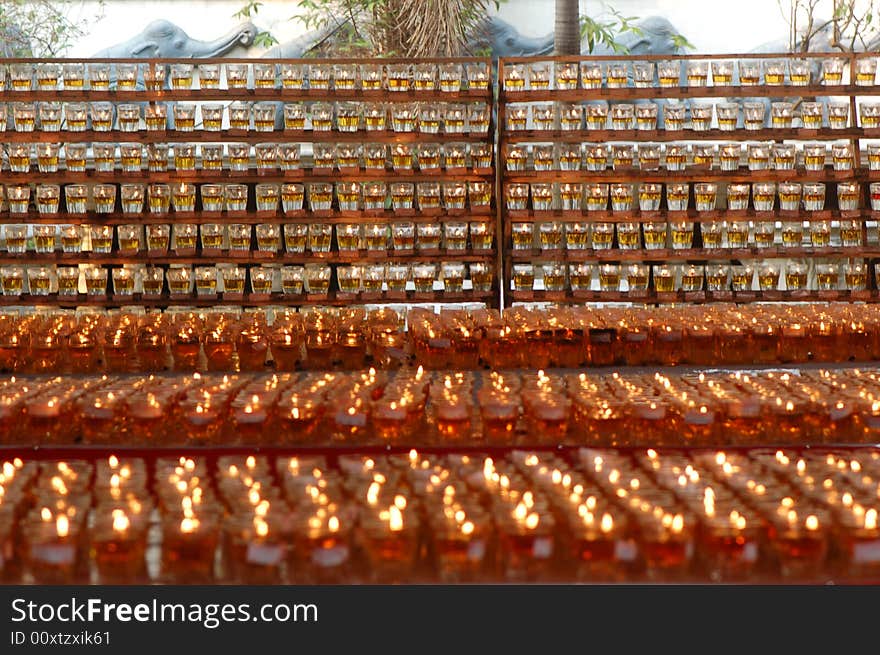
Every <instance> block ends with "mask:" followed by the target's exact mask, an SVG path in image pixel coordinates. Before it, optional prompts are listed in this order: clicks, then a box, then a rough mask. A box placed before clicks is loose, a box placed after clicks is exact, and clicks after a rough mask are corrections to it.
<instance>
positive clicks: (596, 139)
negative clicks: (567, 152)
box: [502, 127, 880, 143]
mask: <svg viewBox="0 0 880 655" xmlns="http://www.w3.org/2000/svg"><path fill="white" fill-rule="evenodd" d="M846 139H880V128H871V129H865V128H862V127H847V128H844V129H839V130H834V129H831V128H828V127H823V128H821V129H818V130H808V129H804V128H798V127H795V128H788V129H784V128H780V129H776V128H764V129H761V130H733V131H726V130H719V129H717V128H713V129H709V130H691V129H686V130H613V129H606V130H507V129H505V130H503V131H502V141H503V142H504V143H532V142H538V143H608V142H623V143H628V142H640V143H650V142H656V141H681V142H687V141H792V140H800V141H829V140H846Z"/></svg>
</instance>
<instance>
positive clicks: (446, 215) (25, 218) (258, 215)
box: [0, 208, 495, 225]
mask: <svg viewBox="0 0 880 655" xmlns="http://www.w3.org/2000/svg"><path fill="white" fill-rule="evenodd" d="M447 220H450V221H493V222H494V221H495V212H494V210H492V209H489V208H480V210H479V211H473V210H468V209H455V210H439V211H436V212H419V211H414V210H408V211H406V212H393V211H387V210H376V211H369V210H363V211H339V210H335V209H334V210H330V211H319V212H310V211H307V210H302V211H298V212H294V213H288V214H284V213H283V212H280V211H279V212H256V211H252V210H251V211H246V212H241V213H238V212H236V213H232V214H231V213H229V212H225V211H223V212H205V211H195V212H190V213H185V214H181V213H176V212H169V213H167V214H151V213H147V212H145V213H141V214H122V213H120V212H113V213H110V214H96V213H95V212H87V213H86V214H75V215H74V214H67V213H64V212H61V213H59V214H56V215H54V216H50V215H40V214H38V213H37V212H35V211H30V212H28V213H27V214H9V213H7V212H0V224H3V223H6V224H42V225H128V224H135V225H157V224H158V225H164V224H170V223H196V224H202V223H220V224H222V225H228V224H230V223H245V224H249V225H255V224H259V223H332V224H336V223H398V222H407V223H436V222H438V221H440V222H443V221H447Z"/></svg>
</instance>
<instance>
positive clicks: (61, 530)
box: [55, 514, 70, 537]
mask: <svg viewBox="0 0 880 655" xmlns="http://www.w3.org/2000/svg"><path fill="white" fill-rule="evenodd" d="M55 532H57V533H58V536H59V537H66V536H67V535H68V533H69V532H70V521H69V520H68V518H67V517H66V516H65V515H64V514H61V515H60V516H59V517H58V518H57V519H55Z"/></svg>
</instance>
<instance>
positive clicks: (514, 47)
mask: <svg viewBox="0 0 880 655" xmlns="http://www.w3.org/2000/svg"><path fill="white" fill-rule="evenodd" d="M467 49H468V51H469V52H471V53H477V52H481V51H488V52H491V54H492V56H493V57H530V56H538V55H550V54H553V33H552V32H551V33H550V34H547V35H545V36H541V37H537V38H536V37H531V36H524V35H522V34H520V33H519V31H517V29H516V28H515V27H514V26H513V25H511V24H510V23H508V22H507V21H504V20H501V19H500V18H498V17H497V16H492V17H491V18H488V19H487V20H486V21H485V22H484V23H483V25H482V26H481V27H480V28H478V29H477V31H476V32H475V34H474V36H473V37H472V38H471V40H470V41H469V42H468V45H467Z"/></svg>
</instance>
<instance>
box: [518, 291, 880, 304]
mask: <svg viewBox="0 0 880 655" xmlns="http://www.w3.org/2000/svg"><path fill="white" fill-rule="evenodd" d="M506 295H508V296H509V299H510V300H511V301H512V302H548V303H568V304H573V303H591V302H602V303H606V302H613V303H620V302H625V303H635V304H649V305H653V304H666V303H681V302H685V303H697V304H701V303H718V302H724V303H731V302H732V303H753V302H801V303H803V302H835V301H845V302H846V301H849V302H867V303H876V302H880V296H878V295H877V291H860V292H850V291H764V292H762V291H749V292H734V291H728V292H716V293H712V292H703V291H695V292H689V293H685V292H683V291H675V292H672V293H668V294H667V293H664V294H657V293H655V292H654V291H648V292H647V293H645V294H643V295H632V294H629V293H625V292H619V291H618V292H611V291H607V292H603V291H582V292H572V291H507V292H506Z"/></svg>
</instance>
